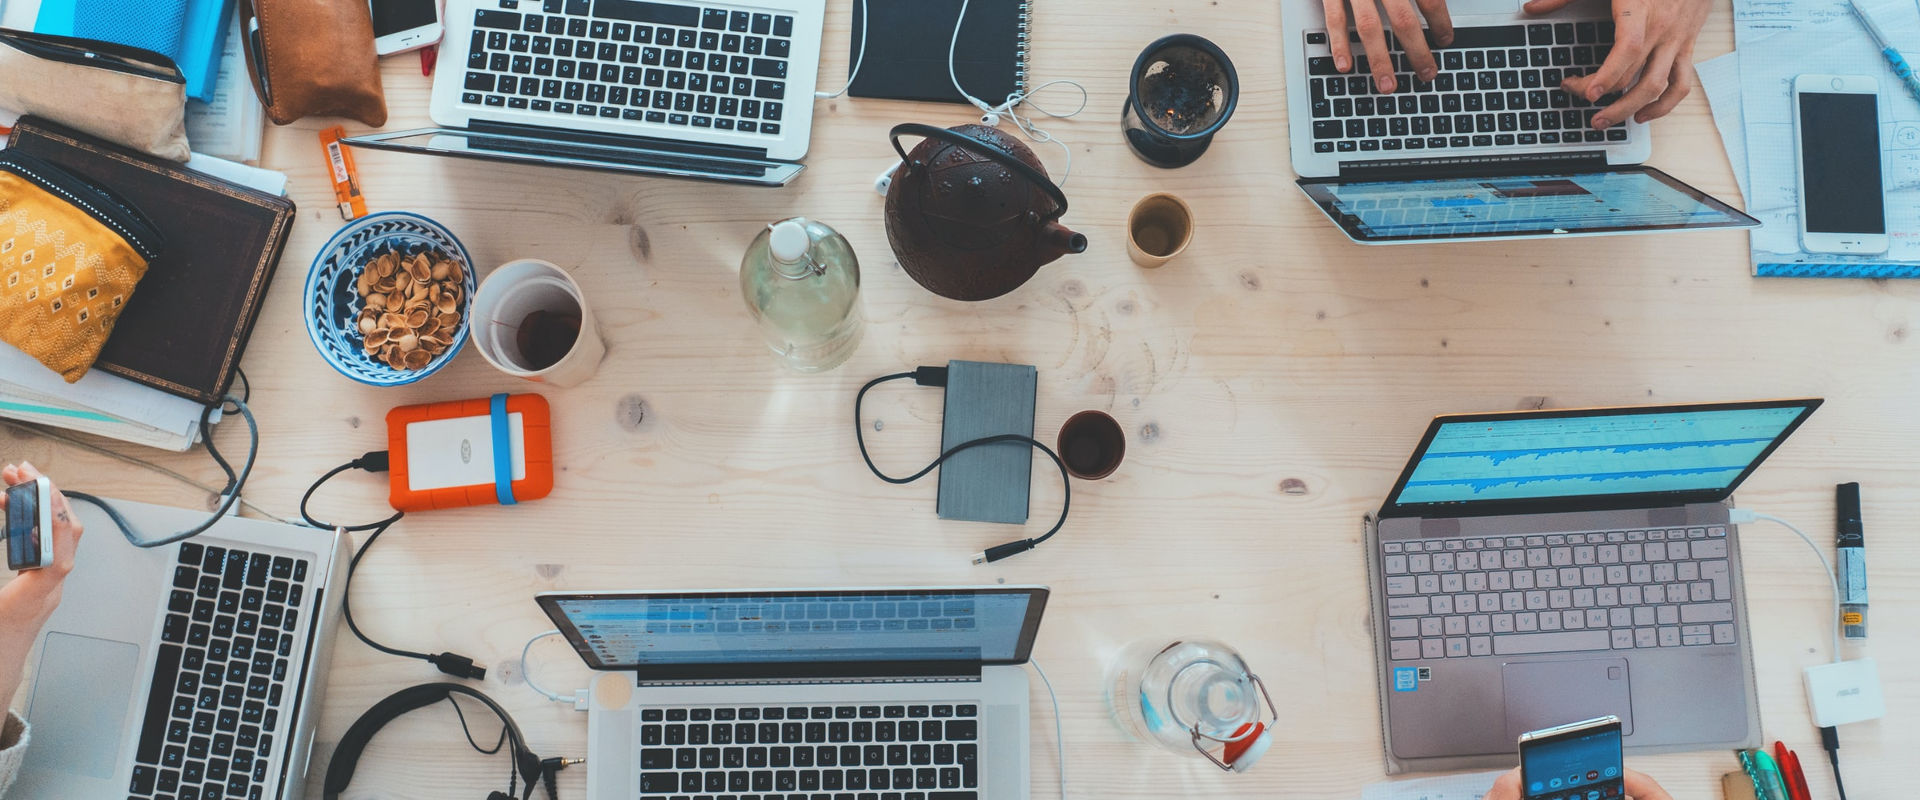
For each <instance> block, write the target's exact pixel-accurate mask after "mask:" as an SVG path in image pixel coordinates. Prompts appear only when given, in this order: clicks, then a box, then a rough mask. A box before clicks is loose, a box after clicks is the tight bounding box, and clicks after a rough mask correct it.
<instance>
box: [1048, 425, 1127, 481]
mask: <svg viewBox="0 0 1920 800" xmlns="http://www.w3.org/2000/svg"><path fill="white" fill-rule="evenodd" d="M1055 446H1056V447H1058V448H1060V460H1061V461H1064V462H1066V465H1067V472H1068V474H1071V475H1072V476H1073V477H1076V478H1079V479H1081V480H1088V481H1097V480H1100V479H1101V478H1105V477H1107V476H1108V475H1112V474H1113V471H1114V470H1116V469H1119V468H1120V460H1121V459H1123V458H1125V457H1126V455H1127V435H1126V434H1125V433H1123V432H1121V430H1120V423H1118V422H1115V421H1113V417H1110V416H1107V414H1106V413H1105V412H1101V411H1082V412H1080V413H1078V414H1075V415H1073V416H1072V417H1069V418H1068V419H1067V424H1065V425H1062V426H1060V438H1059V439H1058V440H1057V441H1056V442H1055Z"/></svg>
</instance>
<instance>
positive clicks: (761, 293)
mask: <svg viewBox="0 0 1920 800" xmlns="http://www.w3.org/2000/svg"><path fill="white" fill-rule="evenodd" d="M740 294H741V296H742V297H743V298H744V299H745V300H746V303H747V310H748V311H749V312H751V313H752V314H753V318H754V321H755V322H757V323H759V325H760V333H761V335H763V336H764V337H766V340H767V347H768V348H770V349H771V350H772V351H773V354H774V357H775V358H776V359H778V360H779V361H780V362H781V363H782V364H785V365H786V366H788V367H789V368H791V369H794V370H796V371H799V372H821V371H825V370H829V369H832V368H834V367H836V366H839V365H840V363H841V362H843V361H846V360H847V357H848V356H851V355H853V351H854V350H856V349H858V348H859V346H860V330H861V320H860V262H859V260H858V259H856V258H854V255H853V247H852V245H849V244H847V240H846V238H845V237H843V236H841V235H840V234H839V233H837V232H835V231H834V229H832V228H829V227H827V226H826V225H823V224H821V223H819V222H816V221H814V220H810V219H807V218H805V217H794V218H792V219H786V220H781V221H779V222H776V223H773V224H772V225H768V226H767V227H766V229H765V230H763V231H761V232H760V235H759V236H757V237H755V238H754V240H753V244H752V245H750V246H748V247H747V254H746V257H745V258H743V259H741V262H740Z"/></svg>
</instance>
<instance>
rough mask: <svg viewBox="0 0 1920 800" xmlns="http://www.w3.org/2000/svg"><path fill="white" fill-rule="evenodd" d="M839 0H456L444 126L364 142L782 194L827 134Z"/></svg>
mask: <svg viewBox="0 0 1920 800" xmlns="http://www.w3.org/2000/svg"><path fill="white" fill-rule="evenodd" d="M825 18H826V0H741V1H740V2H698V1H696V2H686V1H684V0H448V2H447V6H446V37H445V38H444V39H443V40H442V44H441V46H440V48H441V49H440V58H439V67H438V69H437V70H436V73H435V75H434V79H433V101H432V107H431V108H432V112H431V113H432V116H433V121H434V123H435V124H437V125H439V126H441V127H438V128H429V129H420V130H406V131H396V132H392V133H374V134H368V135H364V136H357V137H352V138H349V139H347V140H346V141H347V142H348V143H350V144H355V145H360V146H364V147H373V148H380V149H388V150H402V151H407V152H419V153H428V154H433V155H448V156H460V157H468V158H480V159H488V160H494V161H518V162H533V163H539V164H549V165H554V166H563V167H579V168H584V169H597V170H606V171H614V172H632V173H641V174H648V175H664V176H670V177H680V178H696V179H706V180H716V181H728V182H735V183H746V184H755V185H763V186H779V185H783V184H785V183H787V182H788V181H790V180H793V177H794V176H795V175H798V174H799V173H800V170H801V165H800V163H799V161H800V159H801V157H802V156H805V155H806V152H807V145H808V142H809V140H810V136H811V130H812V127H813V91H814V79H815V73H816V72H817V71H818V69H819V65H820V31H821V27H822V25H823V24H824V22H825Z"/></svg>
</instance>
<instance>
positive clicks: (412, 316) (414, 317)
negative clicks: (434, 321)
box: [407, 308, 428, 330]
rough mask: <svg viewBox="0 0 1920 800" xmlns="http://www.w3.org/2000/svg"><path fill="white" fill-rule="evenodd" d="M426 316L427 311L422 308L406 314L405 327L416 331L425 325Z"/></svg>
mask: <svg viewBox="0 0 1920 800" xmlns="http://www.w3.org/2000/svg"><path fill="white" fill-rule="evenodd" d="M427 316H428V315H427V310H426V309H424V308H423V309H420V310H418V311H414V312H410V313H408V314H407V327H409V328H413V329H415V330H418V329H419V328H420V326H422V325H425V324H427Z"/></svg>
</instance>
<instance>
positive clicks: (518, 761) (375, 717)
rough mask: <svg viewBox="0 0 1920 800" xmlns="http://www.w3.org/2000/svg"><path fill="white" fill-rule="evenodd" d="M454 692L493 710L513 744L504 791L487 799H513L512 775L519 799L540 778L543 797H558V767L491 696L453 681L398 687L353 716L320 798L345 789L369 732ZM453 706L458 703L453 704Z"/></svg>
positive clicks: (333, 798)
mask: <svg viewBox="0 0 1920 800" xmlns="http://www.w3.org/2000/svg"><path fill="white" fill-rule="evenodd" d="M456 694H463V695H466V696H468V697H471V698H473V699H475V700H478V701H480V703H481V704H483V705H485V706H486V707H487V708H488V709H489V710H491V711H493V713H494V715H495V716H498V717H499V718H500V722H501V724H502V725H504V726H505V728H506V736H507V743H508V745H509V746H510V747H512V748H513V750H512V756H513V772H512V773H510V774H509V776H508V781H507V791H505V792H499V791H496V792H492V793H490V794H488V795H487V800H514V795H513V793H512V792H513V788H514V785H513V784H514V781H513V779H514V778H515V777H519V778H522V779H524V780H525V781H526V782H527V785H526V788H525V789H524V790H522V792H521V794H520V800H529V798H532V797H533V787H534V785H535V784H537V783H540V782H541V781H542V780H543V779H544V780H545V781H546V782H547V800H558V798H556V797H554V794H553V783H552V772H555V771H558V770H557V769H549V767H548V766H547V765H546V764H544V763H542V762H541V759H540V757H539V756H537V755H535V754H534V753H533V751H531V750H528V749H527V746H526V738H525V737H523V736H521V735H520V726H519V725H516V724H514V721H513V717H511V716H508V715H507V710H506V709H504V708H501V707H500V704H499V703H496V702H494V701H493V698H490V697H488V696H486V695H484V694H481V693H480V692H478V691H475V690H473V689H470V688H467V687H465V686H461V685H460V684H457V683H423V684H420V685H419V686H413V687H409V688H406V689H401V690H400V691H397V692H394V693H393V694H391V695H388V696H387V698H386V699H385V700H381V701H380V702H378V703H375V704H373V707H372V708H369V709H367V713H365V714H362V715H360V718H359V719H357V720H354V722H353V726H352V727H349V728H347V732H346V734H344V735H342V736H341V737H340V744H339V745H338V746H336V747H334V749H333V760H332V761H331V762H330V763H328V764H327V779H326V783H325V784H324V792H323V794H322V795H321V796H322V797H323V798H324V800H339V798H340V793H341V792H344V791H346V790H347V784H348V783H349V782H351V781H352V780H353V769H354V766H355V765H357V764H358V763H359V762H360V754H361V752H363V751H365V750H366V749H367V743H368V742H369V741H371V740H372V739H373V735H374V734H376V733H379V732H380V729H381V728H384V727H386V726H387V723H389V722H392V721H393V720H394V719H396V718H398V717H400V716H401V715H403V714H406V713H407V712H409V711H414V710H417V709H421V708H426V707H427V706H430V705H433V704H435V703H438V702H441V701H443V700H445V701H449V702H451V701H452V700H453V696H454V695H456ZM455 708H456V709H458V708H459V707H458V706H457V705H456V706H455ZM465 719H466V718H465V717H464V716H463V717H461V721H462V724H463V725H464V724H465ZM476 747H477V746H476ZM555 760H556V761H557V760H558V759H555Z"/></svg>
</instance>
